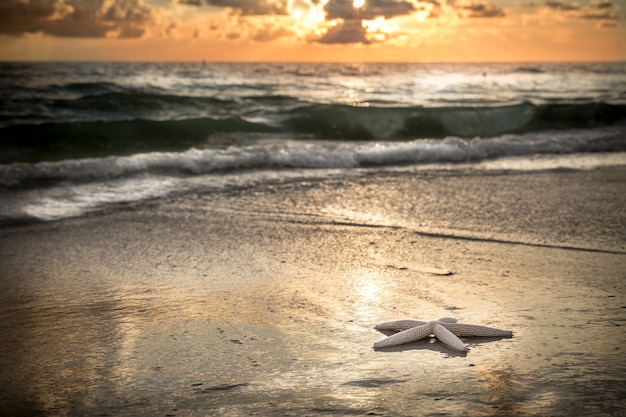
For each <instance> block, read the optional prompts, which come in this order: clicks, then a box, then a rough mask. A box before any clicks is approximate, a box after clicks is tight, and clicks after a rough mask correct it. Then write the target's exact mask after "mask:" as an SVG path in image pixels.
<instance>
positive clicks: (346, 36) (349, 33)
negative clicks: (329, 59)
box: [317, 19, 370, 44]
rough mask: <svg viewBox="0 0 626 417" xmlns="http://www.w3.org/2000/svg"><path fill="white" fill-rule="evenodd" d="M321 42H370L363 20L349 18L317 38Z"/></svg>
mask: <svg viewBox="0 0 626 417" xmlns="http://www.w3.org/2000/svg"><path fill="white" fill-rule="evenodd" d="M317 41H318V42H320V43H339V44H346V43H363V44H368V43H370V42H369V41H368V40H367V38H366V36H365V28H364V27H363V25H362V23H361V20H359V19H349V20H345V21H343V23H340V24H339V25H337V26H335V27H334V28H332V29H330V30H329V31H328V32H326V34H325V35H324V36H322V37H321V38H320V39H318V40H317Z"/></svg>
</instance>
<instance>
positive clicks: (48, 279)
mask: <svg viewBox="0 0 626 417" xmlns="http://www.w3.org/2000/svg"><path fill="white" fill-rule="evenodd" d="M439 270H441V272H445V271H450V272H452V274H448V275H443V274H437V273H436V272H437V271H439ZM433 272H435V273H433ZM0 275H1V278H0V405H1V407H0V408H2V409H3V410H5V412H6V413H9V414H11V415H14V416H20V415H23V416H30V415H43V416H65V415H72V416H93V415H114V416H137V415H139V416H207V415H223V416H240V415H260V416H274V415H275V416H292V415H293V416H302V415H309V416H329V415H337V416H343V415H382V416H415V415H420V416H429V415H454V416H457V415H467V416H491V415H493V416H496V415H497V416H500V415H552V416H576V415H579V416H592V415H593V416H595V415H620V414H624V413H626V406H625V405H624V404H623V401H622V400H621V399H622V398H623V397H624V396H626V355H625V354H624V346H625V344H626V333H625V332H624V330H623V329H624V326H625V325H626V167H624V166H622V167H613V168H599V169H595V170H585V171H575V170H554V171H545V172H505V171H472V170H469V171H463V172H460V171H418V170H411V169H404V170H397V171H389V172H380V171H377V172H376V173H375V175H374V174H363V175H360V176H356V177H354V178H349V179H345V178H344V179H328V180H324V181H307V182H303V181H293V182H289V183H285V184H275V185H265V186H258V187H254V188H248V189H240V190H232V191H230V192H225V193H221V194H210V195H185V196H180V197H173V198H168V199H164V200H159V201H153V202H149V203H142V204H134V205H129V206H122V207H115V208H112V209H111V210H108V211H105V212H102V213H95V214H92V215H89V216H86V217H82V218H77V219H71V220H65V221H59V222H53V223H46V224H31V225H16V226H5V227H3V228H2V229H0ZM441 317H454V318H457V319H458V320H459V321H461V322H465V323H472V324H480V325H487V326H492V327H498V328H501V329H507V330H512V331H513V334H514V335H513V338H503V339H481V338H465V339H464V341H465V342H466V343H468V344H469V347H470V350H469V352H467V353H466V354H465V353H458V352H455V351H452V350H450V349H449V348H447V347H446V346H444V345H442V344H441V343H439V342H437V341H436V340H434V339H428V340H422V341H419V342H414V343H410V344H407V345H402V346H398V347H396V348H390V349H386V350H380V351H375V350H374V349H373V348H372V346H373V344H374V342H376V341H377V340H380V339H381V338H382V337H384V336H385V335H384V334H382V333H380V332H378V331H376V330H375V329H374V325H375V324H377V323H380V322H384V321H389V320H394V319H401V318H415V319H421V320H434V319H438V318H441Z"/></svg>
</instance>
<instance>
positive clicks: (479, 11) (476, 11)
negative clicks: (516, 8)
mask: <svg viewBox="0 0 626 417" xmlns="http://www.w3.org/2000/svg"><path fill="white" fill-rule="evenodd" d="M459 8H460V9H462V10H466V11H469V12H470V14H469V17H504V16H506V15H505V13H504V11H503V10H502V9H501V8H500V7H498V6H496V5H495V4H491V3H471V4H466V5H463V6H460V7H459Z"/></svg>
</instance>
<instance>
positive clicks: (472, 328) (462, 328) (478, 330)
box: [439, 322, 513, 337]
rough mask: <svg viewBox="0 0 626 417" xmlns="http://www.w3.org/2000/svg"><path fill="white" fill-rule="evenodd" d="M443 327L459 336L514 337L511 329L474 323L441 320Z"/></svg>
mask: <svg viewBox="0 0 626 417" xmlns="http://www.w3.org/2000/svg"><path fill="white" fill-rule="evenodd" d="M439 323H440V324H441V325H442V326H443V327H445V328H446V329H448V330H450V331H451V332H452V333H454V334H455V335H457V336H486V337H512V336H513V332H511V331H510V330H501V329H496V328H493V327H487V326H477V325H474V324H461V323H449V322H439Z"/></svg>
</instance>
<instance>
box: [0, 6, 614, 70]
mask: <svg viewBox="0 0 626 417" xmlns="http://www.w3.org/2000/svg"><path fill="white" fill-rule="evenodd" d="M625 20H626V1H625V0H582V1H579V2H572V1H568V0H558V1H552V0H551V1H547V0H545V1H542V2H534V3H533V2H520V1H517V0H368V1H365V0H352V1H350V0H233V1H228V2H226V1H223V0H106V1H105V0H6V1H4V2H3V3H2V5H0V22H1V23H2V24H1V25H0V40H1V42H0V60H4V61H6V60H26V61H29V60H44V61H45V60H122V61H125V60H144V61H145V60H147V61H189V60H191V61H198V60H202V59H204V60H211V61H259V60H260V61H437V62H441V61H450V62H466V61H546V60H548V61H560V60H569V61H576V60H579V61H580V60H582V61H588V60H624V59H626V50H625V49H624V48H625V46H624V39H626V24H625Z"/></svg>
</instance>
